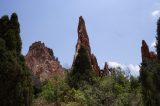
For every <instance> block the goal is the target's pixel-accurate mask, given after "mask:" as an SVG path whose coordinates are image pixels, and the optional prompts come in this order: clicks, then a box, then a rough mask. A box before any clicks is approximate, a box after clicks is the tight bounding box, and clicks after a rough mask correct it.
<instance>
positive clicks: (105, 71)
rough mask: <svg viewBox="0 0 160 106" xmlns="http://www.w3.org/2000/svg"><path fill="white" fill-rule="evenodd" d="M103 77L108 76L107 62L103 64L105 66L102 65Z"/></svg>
mask: <svg viewBox="0 0 160 106" xmlns="http://www.w3.org/2000/svg"><path fill="white" fill-rule="evenodd" d="M103 75H105V76H108V75H109V67H108V64H107V62H105V65H104V69H103Z"/></svg>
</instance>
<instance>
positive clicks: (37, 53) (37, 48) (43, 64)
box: [25, 41, 63, 82]
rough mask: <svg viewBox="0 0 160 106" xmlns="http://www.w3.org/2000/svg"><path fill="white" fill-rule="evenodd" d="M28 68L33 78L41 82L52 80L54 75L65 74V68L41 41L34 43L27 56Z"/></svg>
mask: <svg viewBox="0 0 160 106" xmlns="http://www.w3.org/2000/svg"><path fill="white" fill-rule="evenodd" d="M25 62H26V64H27V66H28V67H29V68H30V69H31V70H32V73H33V76H36V77H38V79H39V80H40V82H43V81H45V80H47V79H48V78H50V77H51V76H52V75H53V74H55V73H57V74H63V68H62V66H61V65H60V63H59V61H58V59H57V58H55V57H54V54H53V51H52V49H50V48H47V47H46V46H45V45H44V43H41V42H40V41H38V42H35V43H33V44H32V45H31V46H30V48H29V52H28V53H27V55H26V56H25Z"/></svg>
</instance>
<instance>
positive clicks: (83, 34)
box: [72, 16, 100, 75]
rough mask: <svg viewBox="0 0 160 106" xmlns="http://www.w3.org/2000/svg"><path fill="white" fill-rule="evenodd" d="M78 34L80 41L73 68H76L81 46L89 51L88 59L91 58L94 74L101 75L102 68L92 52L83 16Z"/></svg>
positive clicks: (78, 41)
mask: <svg viewBox="0 0 160 106" xmlns="http://www.w3.org/2000/svg"><path fill="white" fill-rule="evenodd" d="M77 32H78V40H77V45H76V51H75V55H74V60H73V65H72V66H74V63H75V61H77V59H76V57H77V55H78V51H79V49H80V48H81V46H83V47H84V49H86V51H87V54H88V57H89V62H90V65H91V67H92V69H93V70H94V72H95V73H96V74H97V75H99V74H100V68H99V66H98V63H97V59H96V57H95V56H94V54H92V52H91V47H90V43H89V37H88V34H87V31H86V26H85V21H84V19H83V17H82V16H80V17H79V24H78V29H77Z"/></svg>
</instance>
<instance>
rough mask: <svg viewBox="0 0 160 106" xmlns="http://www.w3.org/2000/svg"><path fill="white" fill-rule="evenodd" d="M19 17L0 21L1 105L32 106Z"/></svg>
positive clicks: (13, 15)
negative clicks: (22, 51) (22, 53)
mask: <svg viewBox="0 0 160 106" xmlns="http://www.w3.org/2000/svg"><path fill="white" fill-rule="evenodd" d="M19 29H20V28H19V23H18V17H17V15H16V13H13V14H12V16H11V19H10V20H9V18H8V16H3V17H2V18H1V19H0V101H1V102H0V105H1V106H24V105H25V106H30V105H31V102H32V84H31V77H30V73H29V69H28V68H27V66H26V65H25V60H24V56H23V55H21V46H22V43H21V38H20V35H19V33H20V30H19Z"/></svg>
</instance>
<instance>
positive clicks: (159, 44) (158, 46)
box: [156, 18, 160, 60]
mask: <svg viewBox="0 0 160 106" xmlns="http://www.w3.org/2000/svg"><path fill="white" fill-rule="evenodd" d="M156 39H157V44H156V50H157V58H158V60H160V18H159V20H158V22H157V37H156Z"/></svg>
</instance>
